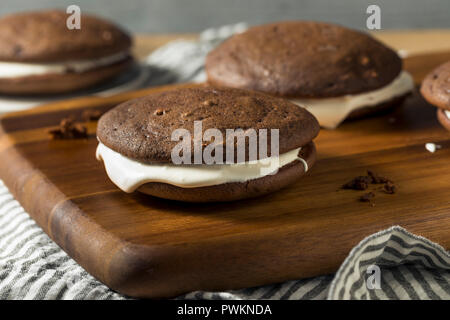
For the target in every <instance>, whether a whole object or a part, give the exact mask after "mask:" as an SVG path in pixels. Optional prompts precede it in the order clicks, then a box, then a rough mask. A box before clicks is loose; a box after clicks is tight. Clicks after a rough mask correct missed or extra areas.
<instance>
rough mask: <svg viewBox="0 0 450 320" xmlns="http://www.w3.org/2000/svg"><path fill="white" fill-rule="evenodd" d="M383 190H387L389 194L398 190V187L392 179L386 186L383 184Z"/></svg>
mask: <svg viewBox="0 0 450 320" xmlns="http://www.w3.org/2000/svg"><path fill="white" fill-rule="evenodd" d="M383 190H384V192H386V193H387V194H394V193H396V192H397V187H396V186H395V185H394V184H393V183H392V182H390V181H388V182H387V183H386V184H385V185H384V186H383Z"/></svg>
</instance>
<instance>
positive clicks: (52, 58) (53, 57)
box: [0, 10, 133, 95]
mask: <svg viewBox="0 0 450 320" xmlns="http://www.w3.org/2000/svg"><path fill="white" fill-rule="evenodd" d="M68 16H69V15H68V14H66V13H65V12H63V11H59V10H51V11H38V12H27V13H18V14H13V15H9V16H5V17H3V18H1V19H0V43H1V46H0V93H2V94H10V95H35V94H39V95H43V94H59V93H65V92H70V91H75V90H79V89H83V88H87V87H91V86H93V85H95V84H98V83H100V82H103V81H105V80H107V79H110V78H112V77H114V76H116V75H118V74H119V73H121V72H122V71H124V70H125V69H126V68H128V67H130V66H131V64H132V60H133V59H132V58H131V56H130V47H131V38H130V36H129V35H128V34H127V33H125V32H124V31H123V30H121V29H120V28H119V27H117V26H115V25H114V24H112V23H110V22H108V21H105V20H103V19H100V18H97V17H94V16H91V15H88V14H85V13H82V14H81V29H73V30H69V29H68V28H67V26H66V20H67V18H68Z"/></svg>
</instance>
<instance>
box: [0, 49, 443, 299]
mask: <svg viewBox="0 0 450 320" xmlns="http://www.w3.org/2000/svg"><path fill="white" fill-rule="evenodd" d="M446 60H450V53H440V54H428V55H424V56H416V57H411V58H408V59H407V60H406V61H405V65H406V68H407V69H408V70H409V71H410V72H412V73H413V75H414V77H415V80H416V81H417V82H419V81H420V80H421V78H422V77H423V76H424V74H425V73H426V72H428V71H429V70H430V69H431V68H433V67H434V66H436V65H437V64H440V63H442V62H444V61H446ZM188 86H189V85H188ZM173 87H177V86H168V87H161V88H150V89H145V90H141V91H137V92H131V93H126V94H121V95H118V96H114V97H110V98H82V99H77V100H72V101H66V102H59V103H54V104H51V105H46V106H44V107H40V108H36V109H32V110H29V111H25V112H21V113H16V114H9V115H6V116H4V117H3V118H1V119H0V159H1V165H0V178H1V179H3V180H4V181H5V183H6V185H7V186H8V187H9V189H10V190H11V192H12V193H13V194H14V196H15V197H16V198H17V199H18V200H19V201H20V203H21V204H22V205H23V206H24V208H25V209H26V210H27V211H28V212H29V213H30V215H31V216H32V217H33V218H34V219H35V220H36V221H37V223H38V224H39V225H40V226H41V227H42V228H43V229H44V231H45V232H46V233H47V234H48V235H49V236H50V237H51V238H52V239H53V240H54V241H55V242H56V243H58V245H59V246H61V247H62V248H63V249H64V250H65V251H66V252H67V253H68V254H69V255H70V256H71V257H73V258H74V259H75V260H76V261H77V262H78V263H79V264H80V265H82V266H83V267H84V268H85V269H86V270H87V271H88V272H89V273H91V274H92V275H94V276H95V277H96V278H97V279H99V280H100V281H102V282H103V283H105V284H106V285H108V286H109V287H111V288H113V289H115V290H117V291H119V292H121V293H124V294H127V295H130V296H135V297H150V298H160V297H173V296H176V295H178V294H181V293H184V292H188V291H192V290H226V289H236V288H243V287H251V286H257V285H262V284H269V283H276V282H280V281H285V280H289V279H299V278H304V277H311V276H315V275H319V274H327V273H332V272H334V271H336V269H337V268H338V267H339V265H340V264H341V263H342V261H343V260H344V258H345V257H346V256H347V255H348V253H349V251H350V250H351V248H352V247H354V246H355V245H356V244H357V243H358V242H359V241H360V240H362V239H363V238H364V237H366V236H367V235H370V234H372V233H374V232H376V231H379V230H382V229H384V228H387V227H390V226H392V225H401V226H403V227H405V228H407V229H408V230H410V231H412V232H414V233H416V234H419V235H423V236H425V237H428V238H429V239H431V240H433V241H436V242H438V243H440V244H441V245H443V246H444V247H445V248H447V249H449V248H450V171H449V170H447V169H448V162H449V160H450V133H449V132H447V131H445V130H444V129H443V128H441V127H440V126H439V124H438V122H437V120H436V116H435V113H436V110H435V108H433V107H431V106H429V105H427V104H426V103H425V102H424V100H423V99H422V98H421V97H420V96H419V95H418V94H417V93H415V94H414V95H412V96H411V97H410V98H409V99H408V100H407V101H406V102H405V104H404V105H403V106H399V107H398V108H397V109H396V110H395V111H393V112H391V113H389V114H386V115H382V116H379V117H375V118H370V119H364V120H360V121H354V122H347V123H344V124H343V125H342V126H341V127H339V129H337V130H334V131H330V130H322V131H321V133H320V134H319V137H318V138H317V139H316V145H317V149H318V161H317V163H316V165H315V166H314V167H313V168H312V169H311V171H310V172H309V174H308V175H307V176H305V177H304V178H303V179H301V180H299V181H298V183H296V184H295V185H293V186H291V187H289V188H286V189H284V190H281V191H279V192H276V193H274V194H271V195H268V196H265V197H262V198H257V199H253V200H243V201H238V202H233V203H213V204H186V203H179V202H171V201H166V200H160V199H156V198H152V197H148V196H144V195H140V194H125V193H123V192H121V191H120V190H118V189H117V188H116V187H115V186H114V185H113V184H112V183H111V182H110V181H109V180H108V178H107V176H106V174H105V171H104V169H103V166H102V164H101V163H99V162H97V161H96V159H95V148H96V146H97V141H96V139H95V126H96V123H95V122H90V123H88V128H89V139H83V140H62V141H52V140H50V138H49V135H48V134H47V130H48V129H49V128H53V127H54V126H56V125H57V124H58V122H59V121H60V119H62V118H63V117H66V116H68V115H73V116H75V117H81V114H82V112H83V111H84V110H86V109H96V110H102V111H106V110H108V109H109V108H111V107H113V106H114V105H116V104H117V103H119V102H121V101H124V100H127V99H129V98H132V97H138V96H142V95H144V94H149V93H152V92H156V91H161V90H167V89H170V88H173ZM427 142H435V143H437V144H439V145H441V146H442V149H440V150H438V151H437V152H435V153H430V152H428V151H427V150H425V147H424V144H425V143H427ZM367 169H371V170H374V171H375V172H377V173H379V174H381V175H385V176H387V177H389V178H390V179H392V180H394V181H395V183H396V184H397V186H398V192H397V194H395V195H391V194H385V193H383V192H381V191H379V190H376V191H374V192H375V194H376V197H375V199H374V206H371V205H370V204H369V203H363V202H359V201H358V198H359V197H360V196H361V195H362V194H363V192H359V191H352V190H341V189H340V186H341V185H342V184H343V183H345V182H347V181H348V180H350V179H351V178H353V177H354V176H356V175H362V174H365V171H366V170H367Z"/></svg>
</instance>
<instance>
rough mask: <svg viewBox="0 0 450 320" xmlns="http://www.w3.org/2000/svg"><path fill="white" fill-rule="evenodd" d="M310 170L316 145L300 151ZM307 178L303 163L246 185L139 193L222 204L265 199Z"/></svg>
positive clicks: (150, 186) (154, 186) (165, 187)
mask: <svg viewBox="0 0 450 320" xmlns="http://www.w3.org/2000/svg"><path fill="white" fill-rule="evenodd" d="M299 156H300V157H301V158H303V159H304V160H305V161H306V162H307V163H308V167H312V166H313V164H314V162H315V160H316V148H315V145H314V143H313V142H311V143H309V144H308V145H306V146H305V147H304V148H302V150H300V154H299ZM304 174H305V167H304V165H303V163H301V162H300V161H295V162H293V163H290V164H288V165H286V166H284V167H282V168H281V169H280V170H279V171H278V172H277V174H274V175H268V176H265V177H263V178H259V179H254V180H250V181H247V182H244V183H241V182H234V183H225V184H219V185H213V186H208V187H200V188H180V187H177V186H173V185H170V184H166V183H147V184H144V185H143V186H141V187H140V188H139V189H138V191H140V192H142V193H145V194H148V195H152V196H155V197H158V198H164V199H169V200H178V201H186V202H214V201H217V202H222V201H234V200H240V199H244V198H253V197H258V196H262V195H265V194H268V193H271V192H274V191H277V190H279V189H282V188H284V187H287V186H289V185H291V184H294V183H295V182H297V181H298V179H299V178H301V177H302V176H303V175H304Z"/></svg>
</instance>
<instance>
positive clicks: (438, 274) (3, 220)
mask: <svg viewBox="0 0 450 320" xmlns="http://www.w3.org/2000/svg"><path fill="white" fill-rule="evenodd" d="M244 29H245V25H244V24H238V25H234V26H225V27H222V28H219V29H214V30H207V31H205V32H204V33H203V34H202V35H201V36H200V39H199V40H198V41H176V42H174V43H171V44H168V45H167V46H165V47H163V48H161V49H159V50H157V51H156V52H154V53H153V54H152V55H150V56H149V57H148V59H147V63H148V65H149V68H150V69H151V71H152V77H151V79H150V81H149V85H157V84H165V83H173V82H184V81H203V80H204V79H205V74H204V70H203V64H204V58H205V56H206V54H207V52H208V51H209V50H211V49H212V48H213V47H214V46H215V45H217V44H218V43H220V42H221V41H222V40H223V39H226V38H227V37H228V36H229V35H230V34H233V33H235V32H240V31H242V30H244ZM1 165H4V164H3V163H2V164H1ZM299 250H301V248H299ZM368 269H369V270H372V272H375V273H374V274H370V273H367V270H368ZM0 299H114V300H119V299H127V297H125V296H122V295H120V294H118V293H116V292H114V291H112V290H110V289H108V288H107V287H106V286H105V285H103V284H102V283H100V282H99V281H97V280H96V279H94V278H93V277H92V276H91V275H89V274H88V273H87V272H86V271H85V270H84V269H83V268H81V267H80V266H79V265H78V264H77V263H76V262H75V261H74V260H72V259H71V258H70V257H69V256H67V255H66V253H65V252H64V251H62V250H61V249H60V248H59V247H58V246H57V245H56V244H55V243H54V242H53V241H52V240H51V239H50V238H49V237H48V236H47V235H46V234H45V233H44V232H43V231H42V230H41V229H40V228H39V227H38V226H37V225H36V223H35V222H34V221H33V220H32V219H31V218H30V217H29V215H28V214H27V213H26V212H25V211H24V209H23V208H22V207H21V206H20V204H19V203H18V202H17V201H16V200H14V198H13V196H12V195H11V194H10V192H9V191H8V189H7V188H6V186H5V185H4V184H3V182H2V181H1V180H0ZM178 299H305V300H308V299H450V256H449V254H448V253H447V252H446V251H445V250H444V249H443V248H442V247H440V246H439V245H437V244H435V243H432V242H430V241H429V240H427V239H425V238H422V237H418V236H415V235H413V234H411V233H409V232H407V231H406V230H404V229H402V228H401V227H399V226H394V227H392V228H390V229H387V230H384V231H381V232H379V233H376V234H374V235H372V236H369V237H367V238H366V239H364V240H362V241H361V243H360V244H358V245H357V246H356V247H355V248H354V249H353V250H352V251H351V252H350V253H349V256H348V257H347V259H346V260H345V261H344V263H343V264H342V266H341V267H340V269H339V270H338V272H337V273H336V274H334V275H323V276H320V277H315V278H310V279H303V280H293V281H288V282H285V283H280V284H274V285H268V286H262V287H256V288H247V289H242V290H234V291H229V292H192V293H189V294H186V295H183V296H180V297H178Z"/></svg>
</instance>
